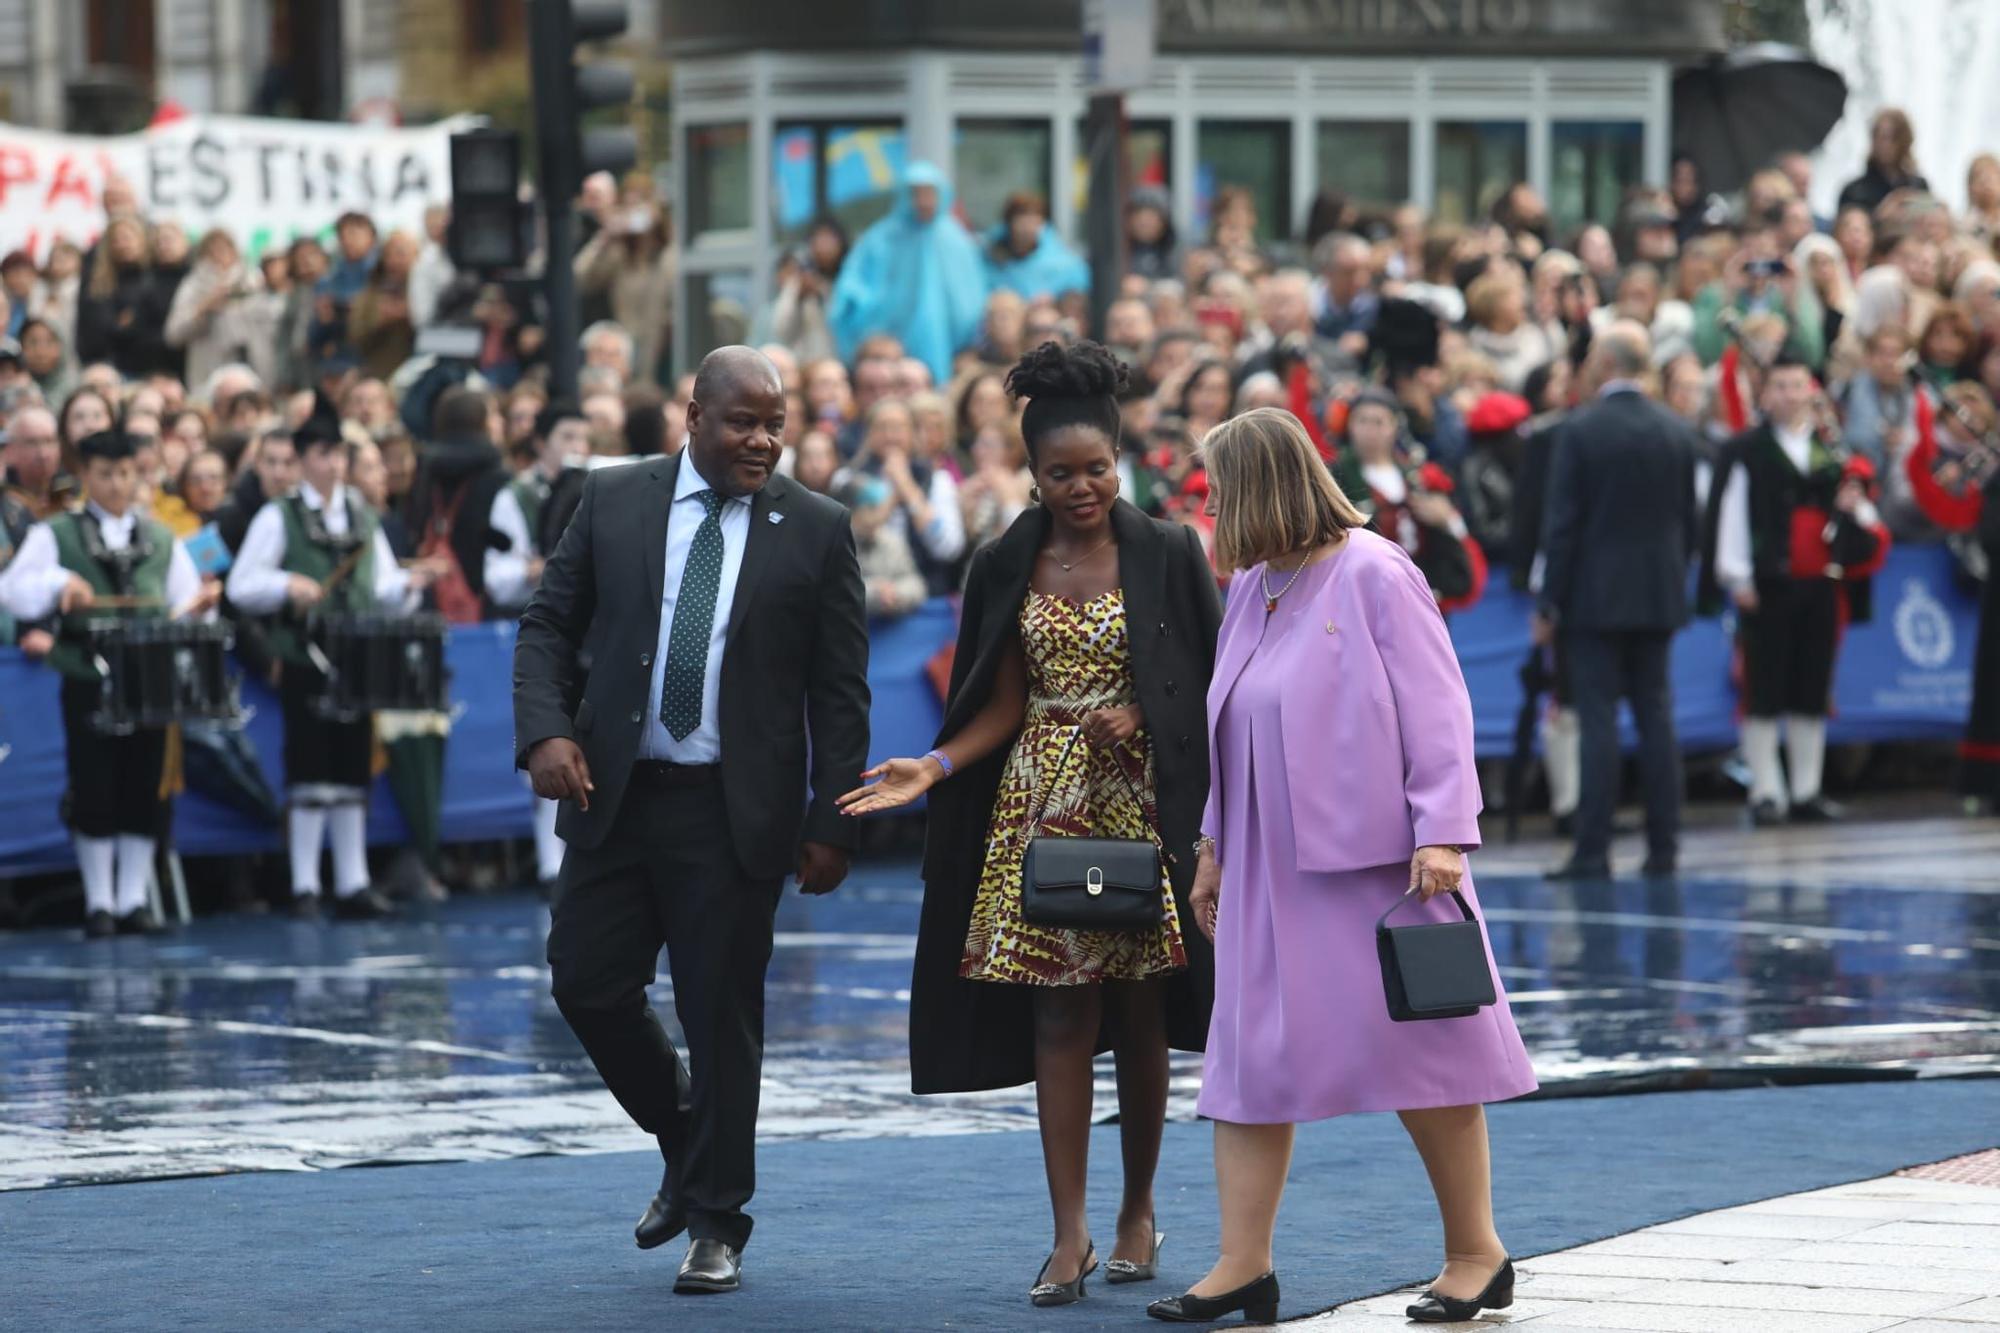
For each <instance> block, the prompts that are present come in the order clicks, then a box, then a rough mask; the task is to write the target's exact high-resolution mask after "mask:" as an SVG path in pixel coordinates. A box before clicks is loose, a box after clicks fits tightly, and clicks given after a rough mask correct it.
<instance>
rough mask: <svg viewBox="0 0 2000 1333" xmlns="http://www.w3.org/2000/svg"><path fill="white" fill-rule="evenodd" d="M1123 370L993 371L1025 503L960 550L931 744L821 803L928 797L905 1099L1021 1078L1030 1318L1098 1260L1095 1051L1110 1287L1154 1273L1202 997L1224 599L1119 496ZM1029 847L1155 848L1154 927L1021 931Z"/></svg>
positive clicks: (1070, 356)
mask: <svg viewBox="0 0 2000 1333" xmlns="http://www.w3.org/2000/svg"><path fill="white" fill-rule="evenodd" d="M1124 378H1125V371H1124V368H1123V366H1121V365H1120V364H1119V363H1118V361H1117V360H1116V359H1115V358H1113V357H1112V356H1111V354H1110V353H1109V352H1107V351H1105V350H1104V349H1103V348H1102V347H1099V346H1098V345H1096V344H1094V343H1080V344H1078V345H1077V346H1076V347H1074V348H1072V349H1064V348H1062V347H1061V346H1059V345H1057V344H1055V343H1047V344H1044V345H1043V346H1042V347H1040V348H1038V349H1037V350H1035V351H1034V352H1031V353H1029V354H1028V355H1027V356H1026V357H1024V358H1022V361H1021V363H1020V364H1019V365H1018V366H1016V367H1015V369H1014V371H1013V373H1012V374H1011V375H1010V376H1009V377H1008V382H1007V387H1008V389H1009V391H1010V392H1011V393H1013V394H1014V395H1015V396H1016V397H1017V398H1026V399H1027V400H1028V406H1027V409H1026V411H1025V412H1024V413H1023V417H1022V432H1023V435H1024V436H1025V438H1026V440H1027V444H1028V452H1029V457H1030V463H1031V466H1032V467H1033V470H1034V474H1035V482H1036V487H1037V490H1036V503H1035V504H1034V506H1033V507H1032V508H1030V509H1029V510H1028V512H1027V513H1025V514H1023V515H1022V516H1021V517H1020V518H1019V519H1018V520H1016V521H1015V523H1014V524H1013V525H1012V526H1011V527H1010V528H1009V529H1008V531H1007V533H1006V535H1005V536H1003V537H1002V538H1000V540H999V541H997V542H995V543H994V544H993V545H992V546H990V547H988V548H986V549H985V550H982V551H981V552H979V554H978V555H977V556H975V557H974V559H973V562H972V567H971V570H970V573H969V576H968V582H967V586H966V592H965V607H964V613H963V617H962V619H961V623H960V628H959V640H958V649H957V655H956V658H955V659H954V663H953V668H952V683H951V698H950V701H949V703H948V704H947V706H946V715H945V722H944V727H943V729H942V731H941V732H940V734H939V739H938V748H937V749H935V750H932V751H931V752H930V753H929V754H927V755H925V756H924V757H923V758H921V759H891V760H889V761H888V762H886V763H884V764H882V765H880V766H879V767H877V768H875V769H872V770H870V771H869V772H868V773H867V774H866V775H865V776H866V777H867V778H869V779H872V780H874V785H873V786H868V787H863V788H861V789H859V790H857V791H854V792H851V793H849V794H848V795H847V796H846V797H845V798H843V801H842V805H843V807H844V808H845V809H846V810H847V811H848V812H849V813H851V814H866V813H870V812H873V811H877V810H887V809H893V808H895V807H898V806H902V805H907V804H909V803H910V802H912V801H914V800H916V799H918V798H919V797H921V796H924V795H926V793H928V794H929V815H930V824H929V836H928V839H927V841H926V846H925V854H924V884H925V892H924V908H923V920H922V924H921V926H920V927H919V932H918V939H917V958H916V968H915V975H914V978H913V980H912V990H911V1005H910V1066H911V1074H912V1085H913V1087H914V1088H915V1090H916V1091H918V1092H961V1091H971V1090H975V1089H983V1088H1004V1087H1012V1086H1015V1085H1017V1084H1021V1083H1025V1082H1028V1081H1029V1080H1031V1079H1032V1080H1033V1081H1034V1083H1035V1096H1036V1109H1037V1112H1038V1114H1039V1117H1040V1121H1041V1131H1042V1151H1043V1159H1044V1165H1045V1167H1046V1169H1047V1174H1048V1186H1049V1198H1050V1203H1051V1206H1052V1208H1053V1211H1054V1214H1055V1245H1054V1249H1053V1252H1052V1253H1051V1254H1050V1256H1049V1258H1048V1260H1047V1262H1046V1263H1044V1264H1043V1266H1042V1270H1041V1272H1040V1273H1039V1274H1038V1275H1037V1277H1036V1279H1035V1284H1034V1286H1033V1289H1032V1291H1031V1292H1030V1297H1031V1299H1032V1300H1033V1301H1034V1303H1035V1304H1037V1305H1062V1304H1068V1303H1070V1302H1072V1301H1075V1300H1077V1299H1080V1298H1081V1296H1082V1295H1083V1280H1084V1279H1085V1278H1086V1277H1088V1275H1089V1274H1090V1273H1091V1272H1092V1271H1094V1270H1095V1269H1096V1267H1097V1253H1096V1250H1095V1248H1094V1246H1093V1245H1092V1241H1091V1232H1090V1227H1089V1224H1088V1221H1087V1218H1086V1213H1085V1199H1084V1182H1085V1175H1086V1165H1087V1162H1088V1154H1089V1145H1090V1120H1091V1093H1092V1059H1093V1057H1094V1056H1095V1055H1096V1054H1097V1053H1098V1052H1099V1051H1101V1050H1105V1049H1109V1050H1111V1051H1113V1052H1114V1053H1115V1055H1116V1060H1117V1070H1118V1103H1119V1138H1120V1142H1121V1147H1122V1149H1123V1158H1124V1165H1125V1189H1124V1196H1123V1199H1122V1201H1121V1204H1120V1207H1119V1213H1118V1223H1117V1244H1116V1247H1115V1248H1114V1249H1113V1250H1112V1251H1111V1255H1110V1259H1109V1264H1108V1270H1109V1279H1110V1280H1111V1281H1114V1282H1118V1281H1140V1280H1144V1279H1146V1278H1150V1277H1151V1276H1153V1272H1154V1264H1155V1262H1156V1261H1157V1257H1158V1253H1159V1244H1158V1229H1157V1228H1156V1226H1155V1224H1154V1223H1155V1219H1154V1210H1153V1193H1152V1190H1153V1172H1154V1168H1155V1166H1156V1165H1157V1163H1158V1159H1159V1149H1160V1136H1161V1132H1162V1128H1163V1126H1164V1123H1165V1118H1166V1100H1167V1052H1168V1050H1169V1048H1170V1047H1172V1048H1175V1049H1181V1050H1199V1049H1200V1048H1201V1044H1202V1041H1203V1039H1204V1037H1205V1035H1206V1029H1207V1023H1208V1008H1209V1002H1210V997H1211V994H1212V991H1213V981H1212V977H1213V963H1212V954H1211V952H1210V949H1209V945H1208V942H1207V941H1206V940H1205V939H1203V938H1202V937H1201V936H1200V935H1199V934H1198V933H1197V932H1195V931H1193V930H1191V929H1184V928H1183V924H1182V923H1183V922H1185V921H1187V920H1188V917H1187V914H1186V894H1187V891H1188V888H1189V886H1190V882H1191V881H1190V876H1191V874H1192V872H1193V869H1194V859H1195V858H1194V855H1193V850H1192V849H1193V845H1194V839H1195V837H1196V834H1197V832H1198V825H1199V823H1200V818H1201V808H1202V803H1203V802H1204V801H1205V800H1206V798H1207V791H1208V747H1207V732H1206V723H1205V716H1204V712H1203V704H1202V700H1203V698H1204V697H1205V694H1206V691H1207V688H1208V675H1209V668H1210V664H1211V663H1212V661H1213V659H1214V648H1215V635H1216V630H1217V627H1218V625H1219V624H1220V620H1221V607H1220V603H1219V599H1218V598H1217V595H1216V589H1215V581H1214V576H1213V575H1212V573H1211V572H1210V570H1209V567H1208V562H1207V559H1206V557H1205V556H1204V555H1203V553H1202V548H1201V544H1200V541H1199V539H1198V538H1197V537H1196V536H1195V534H1194V533H1193V532H1192V531H1191V530H1190V529H1187V528H1182V527H1178V526H1175V525H1173V524H1167V523H1159V522H1155V521H1154V520H1152V519H1148V518H1147V517H1145V516H1144V515H1143V514H1141V513H1140V512H1139V511H1138V510H1137V509H1135V508H1133V507H1132V506H1131V505H1130V504H1127V503H1126V502H1124V501H1122V500H1120V499H1118V443H1119V436H1120V429H1119V411H1118V404H1117V395H1118V391H1119V388H1120V387H1121V385H1122V384H1123V382H1124ZM947 779H949V781H947ZM1038 833H1047V834H1050V835H1081V834H1092V835H1095V836H1099V837H1110V838H1150V839H1153V840H1154V841H1156V842H1157V843H1158V844H1159V845H1160V846H1161V849H1162V851H1163V853H1164V855H1163V856H1162V864H1163V866H1164V867H1165V871H1166V873H1165V874H1164V875H1163V877H1162V880H1163V882H1162V884H1161V886H1160V892H1161V897H1162V900H1163V906H1164V909H1165V910H1164V913H1163V920H1162V922H1161V924H1160V925H1159V926H1158V927H1157V928H1154V929H1152V930H1147V931H1137V932H1128V933H1120V932H1108V931H1089V930H1056V929H1050V928H1046V927H1042V926H1036V925H1031V924H1029V923H1027V922H1026V921H1024V920H1023V919H1022V914H1021V861H1022V854H1023V852H1024V851H1025V850H1026V848H1027V844H1028V840H1029V839H1030V838H1032V837H1034V836H1036V834H1038Z"/></svg>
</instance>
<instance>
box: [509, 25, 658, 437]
mask: <svg viewBox="0 0 2000 1333" xmlns="http://www.w3.org/2000/svg"><path fill="white" fill-rule="evenodd" d="M527 5H528V61H529V65H530V68H531V72H532V73H533V75H534V83H535V135H536V138H537V139H538V140H539V141H540V145H541V196H542V209H543V217H544V220H545V222H546V224H547V227H546V230H547V237H548V254H549V262H548V263H546V264H544V265H543V266H542V274H543V276H542V290H543V295H544V297H545V298H546V300H547V302H548V312H547V318H548V349H549V387H550V388H551V389H552V390H554V392H555V393H556V394H557V396H559V397H565V398H573V397H575V396H576V379H577V369H578V366H577V362H578V359H579V356H578V348H577V310H576V271H575V268H574V266H573V265H572V264H571V263H570V262H569V261H570V256H571V255H573V254H574V253H575V252H576V209H575V203H576V196H577V192H578V191H579V190H581V189H582V188H583V182H584V178H585V177H587V176H591V175H594V174H595V173H597V172H600V171H609V172H612V173H614V174H616V173H618V172H622V171H625V170H627V169H629V168H630V167H631V166H632V164H633V163H635V162H637V161H638V159H639V141H638V136H637V135H635V134H634V133H633V132H632V128H631V126H629V125H618V126H605V127H601V128H593V129H585V128H584V127H583V118H584V117H585V116H586V115H588V114H589V113H590V112H592V111H595V110H598V109H599V108H601V107H610V106H617V105H619V104H621V103H625V102H630V101H631V100H632V88H633V80H632V70H631V67H630V66H627V65H622V64H615V63H611V62H608V61H587V62H582V63H579V62H578V60H577V47H578V46H580V45H582V44H584V43H587V42H601V41H603V40H604V39H606V38H608V37H616V36H617V35H618V34H620V33H622V32H624V31H625V27H626V24H627V22H628V20H629V19H630V6H629V5H628V4H627V3H626V0H527Z"/></svg>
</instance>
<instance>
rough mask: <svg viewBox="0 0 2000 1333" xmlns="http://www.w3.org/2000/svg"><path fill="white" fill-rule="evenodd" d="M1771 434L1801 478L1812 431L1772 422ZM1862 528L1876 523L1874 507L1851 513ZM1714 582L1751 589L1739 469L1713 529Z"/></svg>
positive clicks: (1746, 484)
mask: <svg viewBox="0 0 2000 1333" xmlns="http://www.w3.org/2000/svg"><path fill="white" fill-rule="evenodd" d="M1771 434H1772V435H1773V436H1775V437H1776V438H1777V441H1778V447H1779V448H1780V449H1783V450H1784V451H1785V457H1786V458H1787V459H1789V460H1790V461H1791V464H1792V466H1793V467H1794V468H1795V469H1797V470H1798V472H1799V474H1800V475H1801V476H1803V475H1804V474H1805V473H1806V472H1807V470H1808V469H1810V468H1811V467H1812V441H1813V437H1812V427H1811V426H1809V425H1808V426H1801V427H1799V428H1798V429H1796V430H1788V429H1786V428H1785V427H1783V426H1780V425H1778V424H1777V423H1775V422H1773V423H1772V425H1771ZM1855 518H1856V520H1857V521H1858V522H1859V523H1860V524H1861V525H1862V526H1863V527H1873V526H1874V525H1875V524H1876V522H1878V521H1879V520H1878V516H1877V514H1876V512H1875V506H1874V505H1873V504H1870V503H1869V502H1868V501H1866V500H1863V501H1862V502H1861V507H1860V509H1858V510H1857V511H1856V513H1855ZM1715 581H1716V582H1717V583H1719V584H1721V585H1722V586H1723V587H1724V588H1725V589H1727V590H1728V591H1730V592H1736V591H1738V590H1740V589H1743V588H1749V587H1754V586H1755V584H1756V581H1757V570H1756V562H1755V560H1754V559H1753V557H1752V554H1751V546H1750V474H1749V472H1747V471H1746V470H1745V469H1743V468H1742V467H1740V466H1739V467H1734V468H1731V469H1730V470H1729V483H1728V485H1726V486H1724V487H1723V490H1722V504H1721V507H1720V509H1719V511H1718V513H1717V517H1716V526H1715Z"/></svg>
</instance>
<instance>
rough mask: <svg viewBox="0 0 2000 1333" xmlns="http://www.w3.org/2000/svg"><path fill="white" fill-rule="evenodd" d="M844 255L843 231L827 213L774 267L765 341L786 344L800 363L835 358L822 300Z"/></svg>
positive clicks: (836, 353)
mask: <svg viewBox="0 0 2000 1333" xmlns="http://www.w3.org/2000/svg"><path fill="white" fill-rule="evenodd" d="M846 258H847V233H846V232H845V231H843V230H841V226H840V224H839V223H838V222H835V221H834V220H833V219H832V218H830V217H821V218H816V219H814V220H813V224H812V228H811V230H809V231H808V232H807V233H806V243H805V244H804V245H802V246H800V247H799V248H798V249H796V250H794V251H793V252H792V253H791V254H790V256H788V257H787V258H786V260H785V263H784V264H783V265H782V266H781V268H780V269H779V278H778V296H777V299H776V300H775V301H773V302H772V303H771V309H770V311H769V313H768V315H767V317H766V323H767V325H768V329H767V333H768V338H767V341H770V342H776V343H783V344H784V345H785V346H787V347H789V348H791V349H792V355H793V356H796V357H797V358H798V359H799V364H801V365H808V364H810V363H812V362H814V361H832V360H838V359H839V356H840V348H839V345H838V344H837V343H836V342H835V341H834V337H833V329H832V327H831V326H830V325H828V323H827V320H826V302H827V298H828V297H829V296H831V295H832V293H833V280H834V279H835V278H837V277H839V276H840V265H841V263H842V262H843V261H844V260H846Z"/></svg>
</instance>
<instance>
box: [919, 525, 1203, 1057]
mask: <svg viewBox="0 0 2000 1333" xmlns="http://www.w3.org/2000/svg"><path fill="white" fill-rule="evenodd" d="M1111 523H1112V528H1113V531H1114V532H1115V533H1116V535H1117V538H1118V578H1119V583H1120V585H1121V586H1122V588H1123V590H1124V596H1125V619H1126V626H1127V630H1128V634H1129V640H1130V651H1131V661H1132V676H1133V684H1134V686H1135V688H1136V691H1137V697H1138V702H1139V707H1140V710H1141V711H1142V712H1143V713H1144V715H1145V725H1146V731H1147V733H1148V735H1149V736H1150V737H1151V741H1152V747H1153V766H1154V775H1155V783H1156V787H1157V790H1156V797H1157V806H1158V810H1159V817H1160V830H1159V831H1160V838H1161V842H1162V844H1163V845H1164V847H1165V849H1166V853H1167V856H1168V862H1167V869H1168V874H1169V878H1170V879H1171V880H1172V882H1173V890H1174V897H1175V900H1176V901H1177V902H1178V904H1179V906H1180V920H1181V933H1182V937H1183V940H1184V943H1185V946H1186V950H1187V959H1188V965H1187V967H1186V968H1184V969H1182V970H1180V971H1178V972H1175V973H1173V974H1172V976H1171V977H1170V979H1169V981H1168V986H1167V989H1168V998H1167V1039H1168V1042H1169V1044H1170V1045H1171V1046H1173V1047H1174V1048H1175V1049H1177V1050H1186V1051H1198V1050H1201V1049H1202V1047H1203V1046H1204V1044H1205V1043H1206V1041H1207V1038H1208V1016H1209V1008H1210V1005H1211V1004H1212V1002H1213V999H1214V992H1215V957H1214V953H1213V950H1212V949H1211V948H1210V946H1209V943H1208V941H1207V939H1205V938H1204V937H1203V936H1202V934H1201V932H1200V930H1199V929H1197V928H1196V926H1195V924H1194V915H1193V913H1191V912H1190V911H1189V910H1188V907H1187V894H1188V891H1189V889H1190V888H1191V887H1192V886H1193V883H1194V866H1195V855H1194V841H1195V839H1196V837H1198V836H1199V834H1200V830H1201V814H1202V807H1203V805H1204V804H1205V803H1206V801H1207V799H1208V717H1207V698H1208V678H1209V673H1210V671H1211V670H1212V668H1213V666H1214V662H1215V640H1216V634H1217V632H1218V631H1219V629H1220V627H1221V623H1222V603H1221V599H1220V597H1219V596H1218V595H1217V593H1216V586H1215V576H1214V574H1213V572H1212V571H1211V570H1210V569H1209V565H1208V559H1207V557H1206V556H1205V555H1204V554H1203V552H1202V547H1201V541H1200V539H1199V537H1197V536H1196V534H1195V533H1194V532H1193V531H1192V530H1190V529H1187V528H1183V527H1180V526H1177V525H1175V524H1171V523H1163V522H1159V521H1157V520H1154V519H1149V518H1147V517H1146V516H1145V515H1144V514H1142V513H1140V512H1139V511H1138V510H1137V509H1135V508H1133V507H1132V506H1131V505H1130V504H1128V503H1126V502H1125V501H1123V500H1121V501H1119V502H1118V503H1117V504H1116V505H1115V506H1113V508H1112V511H1111ZM1048 533H1049V517H1048V514H1047V511H1045V510H1044V509H1042V508H1041V507H1040V506H1036V507H1034V508H1032V509H1030V510H1029V511H1028V512H1027V513H1025V514H1023V515H1022V516H1021V517H1020V518H1019V519H1017V520H1016V521H1015V522H1014V525H1013V526H1012V527H1010V528H1009V529H1008V530H1007V532H1006V533H1005V534H1004V535H1003V536H1002V537H1001V538H1000V539H999V540H998V541H996V542H994V543H993V545H991V546H989V547H987V548H986V549H984V550H982V551H980V552H979V553H978V555H976V556H974V557H973V561H972V567H971V570H970V572H969V575H968V578H967V582H966V589H965V604H964V610H963V614H962V616H961V618H960V622H959V630H958V649H957V655H956V657H955V659H954V661H953V664H952V672H951V693H950V697H949V699H948V700H947V701H946V704H945V719H944V726H943V728H942V729H941V730H940V731H939V733H938V741H937V743H938V744H940V745H942V744H943V743H944V742H946V741H948V740H950V739H951V738H952V737H953V736H955V735H956V734H958V732H959V731H960V730H962V729H963V728H964V727H965V725H966V724H967V723H968V722H969V721H970V720H971V719H972V718H973V716H974V715H975V714H977V713H978V712H979V710H980V708H981V707H983V706H984V705H985V703H986V701H987V699H988V697H989V696H990V695H991V693H992V690H993V681H994V676H995V673H996V671H997V670H998V667H999V663H1000V658H1001V656H1002V654H1003V653H1004V651H1005V650H1006V648H1007V645H1008V643H1009V641H1010V640H1011V639H1013V638H1014V637H1016V636H1018V634H1019V623H1020V614H1021V606H1022V603H1023V602H1024V601H1025V600H1026V599H1027V595H1028V584H1029V580H1030V578H1031V576H1032V575H1033V573H1034V568H1035V562H1036V560H1037V559H1038V558H1039V557H1040V554H1041V551H1042V548H1043V546H1044V544H1045V543H1046V542H1047V540H1048ZM1011 749H1012V746H1011V744H1010V745H1003V746H1001V747H1000V748H999V749H998V750H996V751H995V752H994V753H993V754H991V755H989V756H987V757H986V758H985V759H984V760H982V761H980V762H979V763H977V764H968V765H966V766H965V767H964V768H962V769H960V770H959V771H958V772H957V773H956V774H955V775H954V776H953V777H952V778H951V780H950V781H948V782H944V783H940V784H939V785H938V786H936V787H934V788H932V789H931V792H930V822H929V830H928V834H927V837H926V839H925V844H924V906H923V919H922V923H921V925H920V926H919V928H918V933H917V958H916V966H915V974H914V976H913V978H912V981H911V993H910V1072H911V1086H912V1088H913V1089H914V1090H915V1091H917V1092H971V1091H977V1090H980V1089H985V1088H1006V1087H1014V1086H1017V1085H1019V1084H1022V1083H1027V1082H1029V1081H1031V1080H1032V1079H1033V1078H1034V1031H1033V1013H1032V1007H1031V1005H1032V997H1031V993H1030V992H1031V990H1032V987H1030V986H1025V985H1011V984H1005V983H999V982H989V981H966V980H964V979H962V978H961V977H960V976H959V975H958V968H959V962H960V959H961V957H962V955H963V954H964V950H965V937H966V930H967V927H968V925H969V924H970V921H971V915H972V901H973V895H974V893H975V892H976V890H977V889H978V887H979V879H980V873H981V871H982V869H983V868H984V859H985V850H986V837H987V831H988V825H989V824H990V822H991V820H992V817H993V802H994V799H995V797H996V795H997V794H998V792H999V788H1000V778H1001V774H1002V772H1003V771H1004V770H1005V768H1006V765H1007V756H1008V753H1009V752H1010V750H1011ZM1102 1048H1103V1045H1102V1042H1101V1039H1100V1049H1102Z"/></svg>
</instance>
